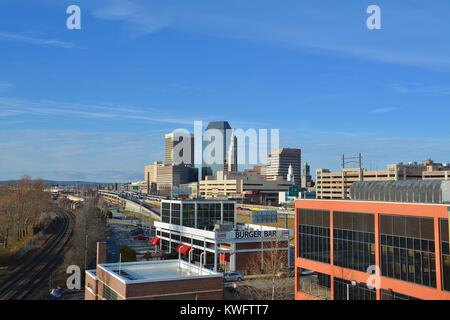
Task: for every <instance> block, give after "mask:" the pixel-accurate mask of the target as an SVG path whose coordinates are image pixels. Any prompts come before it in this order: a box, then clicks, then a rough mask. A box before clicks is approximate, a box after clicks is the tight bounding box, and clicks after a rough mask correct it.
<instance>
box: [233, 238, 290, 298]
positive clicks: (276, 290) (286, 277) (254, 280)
mask: <svg viewBox="0 0 450 320" xmlns="http://www.w3.org/2000/svg"><path fill="white" fill-rule="evenodd" d="M285 246H286V240H284V239H282V240H281V239H274V241H271V242H266V243H265V244H264V248H265V249H266V251H263V252H259V253H254V254H253V255H252V258H250V259H249V260H248V264H247V274H248V275H249V276H247V277H245V280H244V281H243V282H242V283H240V284H239V285H238V286H237V288H236V291H237V293H238V294H239V295H240V296H243V297H245V298H247V299H250V300H291V299H293V294H294V279H293V278H292V277H291V274H290V270H289V268H288V261H289V260H288V259H289V256H288V252H287V250H282V249H280V248H282V247H285Z"/></svg>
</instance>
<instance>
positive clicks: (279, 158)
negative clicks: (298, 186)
mask: <svg viewBox="0 0 450 320" xmlns="http://www.w3.org/2000/svg"><path fill="white" fill-rule="evenodd" d="M301 158H302V157H301V150H300V149H296V148H281V149H276V150H274V151H273V152H272V153H271V154H270V155H269V156H268V157H267V167H266V179H267V180H276V179H279V178H280V177H281V178H283V179H286V177H287V175H288V171H289V166H290V165H292V170H293V173H294V178H296V179H297V180H299V179H300V166H301Z"/></svg>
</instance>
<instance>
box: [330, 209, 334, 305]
mask: <svg viewBox="0 0 450 320" xmlns="http://www.w3.org/2000/svg"><path fill="white" fill-rule="evenodd" d="M333 228H334V227H333V210H330V266H331V270H332V271H331V275H330V297H331V299H332V300H334V247H333V242H334V235H333Z"/></svg>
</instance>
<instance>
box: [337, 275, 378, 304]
mask: <svg viewBox="0 0 450 320" xmlns="http://www.w3.org/2000/svg"><path fill="white" fill-rule="evenodd" d="M376 299H377V298H376V291H375V289H370V288H368V287H367V284H365V283H356V284H355V283H352V282H351V281H348V280H344V279H340V278H334V300H376Z"/></svg>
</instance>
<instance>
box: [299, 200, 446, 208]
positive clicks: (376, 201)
mask: <svg viewBox="0 0 450 320" xmlns="http://www.w3.org/2000/svg"><path fill="white" fill-rule="evenodd" d="M305 201H311V202H314V201H315V202H338V203H339V202H356V203H385V204H389V205H396V204H397V205H411V206H441V207H448V208H450V204H448V203H420V202H393V201H379V200H374V201H370V200H352V199H296V200H295V202H305Z"/></svg>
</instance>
